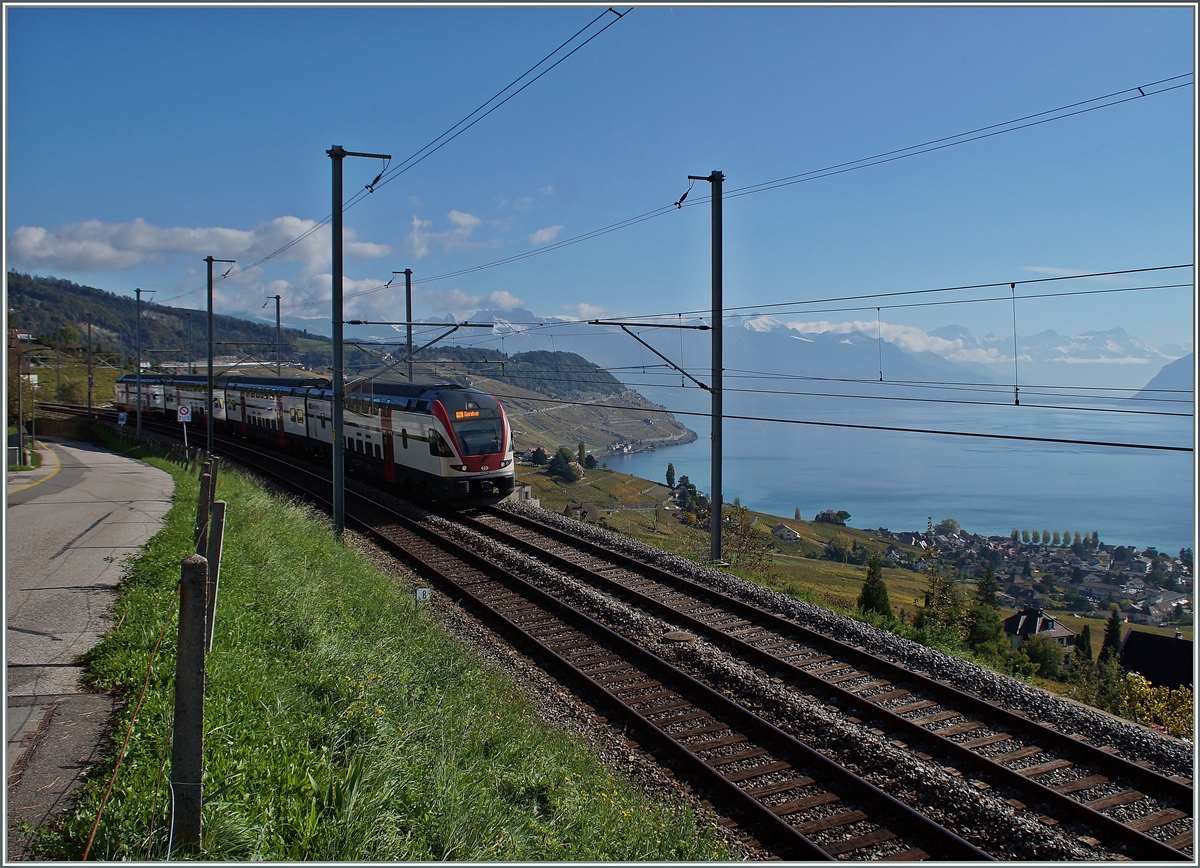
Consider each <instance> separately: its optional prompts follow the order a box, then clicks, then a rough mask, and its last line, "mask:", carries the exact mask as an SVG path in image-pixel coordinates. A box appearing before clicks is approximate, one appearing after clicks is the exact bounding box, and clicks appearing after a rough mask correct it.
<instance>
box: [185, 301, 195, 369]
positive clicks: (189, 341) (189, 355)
mask: <svg viewBox="0 0 1200 868" xmlns="http://www.w3.org/2000/svg"><path fill="white" fill-rule="evenodd" d="M187 318H188V331H187V335H188V336H187V369H188V373H189V374H192V373H195V372H194V371H193V370H192V312H191V311H190V310H189V311H188V312H187Z"/></svg>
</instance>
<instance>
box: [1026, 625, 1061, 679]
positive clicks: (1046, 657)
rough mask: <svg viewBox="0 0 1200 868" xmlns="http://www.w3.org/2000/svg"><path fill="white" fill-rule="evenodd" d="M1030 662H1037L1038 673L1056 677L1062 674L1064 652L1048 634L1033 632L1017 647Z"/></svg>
mask: <svg viewBox="0 0 1200 868" xmlns="http://www.w3.org/2000/svg"><path fill="white" fill-rule="evenodd" d="M1019 650H1020V651H1021V653H1023V654H1024V655H1025V656H1026V657H1028V658H1029V662H1030V663H1036V664H1037V667H1038V669H1037V671H1038V675H1041V676H1042V677H1044V678H1058V677H1059V676H1060V675H1061V674H1062V664H1063V658H1064V657H1065V656H1066V652H1065V651H1064V650H1063V646H1062V645H1059V644H1058V642H1056V641H1054V640H1053V639H1051V638H1050V637H1049V636H1043V635H1041V634H1035V635H1033V636H1030V637H1029V638H1028V639H1026V640H1025V641H1024V642H1022V643H1021V647H1020V649H1019Z"/></svg>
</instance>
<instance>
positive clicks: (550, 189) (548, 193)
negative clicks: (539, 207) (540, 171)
mask: <svg viewBox="0 0 1200 868" xmlns="http://www.w3.org/2000/svg"><path fill="white" fill-rule="evenodd" d="M538 192H539V193H541V194H543V195H545V196H553V195H554V188H553V187H552V186H550V185H549V184H547V185H546V186H545V187H539V188H538Z"/></svg>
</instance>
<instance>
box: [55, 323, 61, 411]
mask: <svg viewBox="0 0 1200 868" xmlns="http://www.w3.org/2000/svg"><path fill="white" fill-rule="evenodd" d="M54 400H55V401H57V402H58V403H60V404H61V403H62V335H58V334H56V335H55V336H54Z"/></svg>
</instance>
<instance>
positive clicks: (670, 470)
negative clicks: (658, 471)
mask: <svg viewBox="0 0 1200 868" xmlns="http://www.w3.org/2000/svg"><path fill="white" fill-rule="evenodd" d="M674 487H675V465H674V464H672V463H671V462H669V461H668V462H667V488H674Z"/></svg>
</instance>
